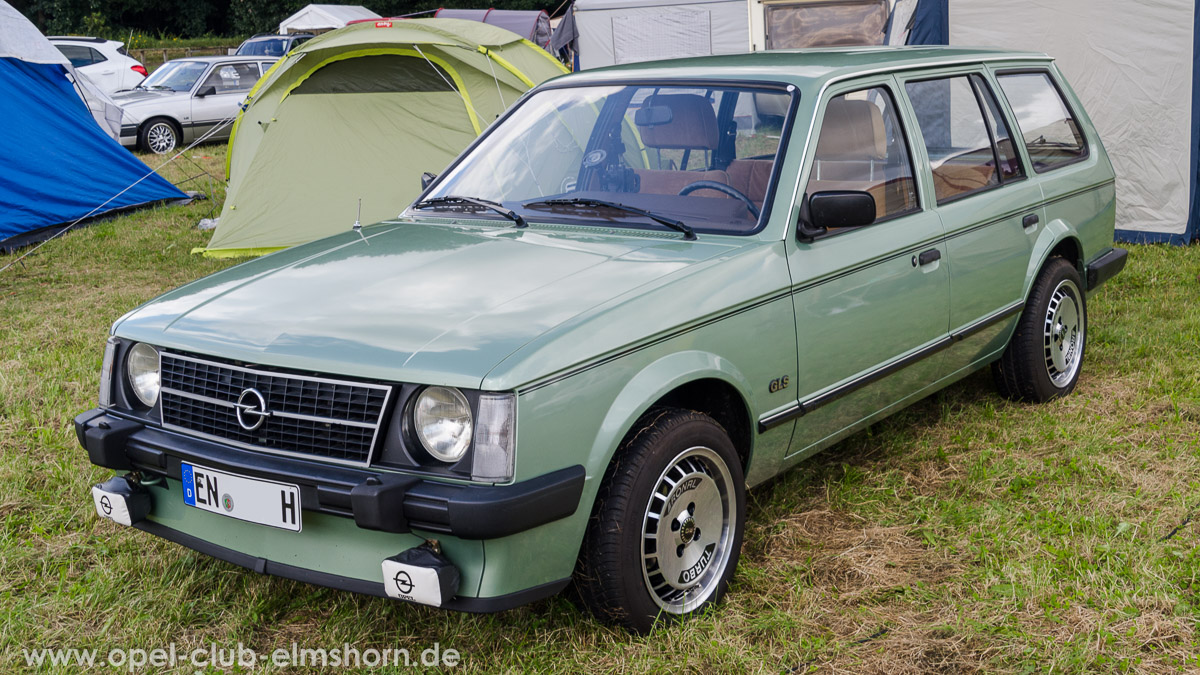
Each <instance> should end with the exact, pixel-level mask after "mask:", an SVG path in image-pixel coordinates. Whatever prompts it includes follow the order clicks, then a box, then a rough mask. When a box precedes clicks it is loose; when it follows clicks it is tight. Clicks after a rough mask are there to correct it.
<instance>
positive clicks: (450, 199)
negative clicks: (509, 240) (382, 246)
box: [413, 195, 529, 227]
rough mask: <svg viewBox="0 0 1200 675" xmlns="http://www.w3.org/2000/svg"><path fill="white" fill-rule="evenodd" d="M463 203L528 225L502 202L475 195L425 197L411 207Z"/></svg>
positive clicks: (519, 225) (519, 223)
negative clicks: (479, 197)
mask: <svg viewBox="0 0 1200 675" xmlns="http://www.w3.org/2000/svg"><path fill="white" fill-rule="evenodd" d="M463 204H473V205H475V206H480V207H483V208H485V209H490V210H492V211H495V212H496V213H499V214H500V215H502V216H504V217H505V218H508V219H509V220H511V221H513V222H514V223H516V226H517V227H528V226H529V223H527V222H525V219H524V218H522V217H521V214H519V213H517V212H516V211H513V210H512V209H509V208H505V206H504V205H503V204H500V203H498V202H493V201H488V200H487V199H478V198H476V197H460V196H458V195H446V196H444V197H434V198H432V199H426V200H424V201H419V202H417V203H416V204H413V208H414V209H423V208H427V207H430V206H455V205H459V206H461V205H463Z"/></svg>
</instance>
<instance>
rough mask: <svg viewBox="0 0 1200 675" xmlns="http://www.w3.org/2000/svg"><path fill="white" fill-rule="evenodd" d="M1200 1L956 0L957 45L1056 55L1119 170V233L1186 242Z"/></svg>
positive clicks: (1198, 110)
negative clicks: (1015, 1) (1010, 0)
mask: <svg viewBox="0 0 1200 675" xmlns="http://www.w3.org/2000/svg"><path fill="white" fill-rule="evenodd" d="M1198 25H1200V12H1198V10H1197V5H1196V3H1195V0H1153V2H1139V3H1133V4H1131V3H1129V2H1126V1H1124V0H1054V2H1023V3H1021V6H1020V11H1014V7H1012V6H1011V5H1008V4H1004V3H1000V4H997V3H994V2H983V1H982V0H950V2H949V29H950V35H949V37H950V44H954V45H1002V46H1004V47H1009V48H1012V49H1028V50H1033V51H1039V52H1046V53H1047V54H1050V55H1051V56H1053V57H1054V58H1055V60H1056V61H1057V63H1058V67H1059V68H1060V69H1062V71H1063V73H1064V74H1066V76H1067V79H1068V80H1069V81H1070V82H1071V86H1072V87H1073V88H1074V89H1075V92H1076V93H1077V94H1078V95H1079V98H1080V100H1082V101H1083V103H1084V106H1085V107H1086V108H1087V112H1088V115H1090V116H1091V118H1092V121H1093V122H1094V123H1095V125H1096V129H1097V130H1098V131H1099V132H1100V137H1101V138H1102V139H1104V147H1105V149H1107V150H1108V155H1109V157H1110V158H1111V159H1112V163H1113V168H1114V169H1115V170H1116V173H1117V230H1118V232H1117V236H1118V238H1119V239H1123V240H1127V241H1169V242H1174V243H1186V242H1187V241H1188V240H1189V239H1191V238H1194V237H1196V236H1197V234H1198V233H1200V210H1198V207H1197V204H1198V200H1197V194H1196V185H1195V181H1196V175H1197V166H1198V159H1197V148H1200V145H1198V143H1200V137H1197V134H1196V131H1197V129H1200V124H1198V120H1200V96H1198V95H1200V92H1198V91H1196V89H1195V88H1194V87H1195V84H1196V83H1197V82H1198V81H1200V79H1198V75H1197V72H1196V71H1197V64H1198V63H1200V58H1198V56H1200V54H1198V53H1197V45H1198V44H1200V40H1197V35H1196V31H1197V26H1198Z"/></svg>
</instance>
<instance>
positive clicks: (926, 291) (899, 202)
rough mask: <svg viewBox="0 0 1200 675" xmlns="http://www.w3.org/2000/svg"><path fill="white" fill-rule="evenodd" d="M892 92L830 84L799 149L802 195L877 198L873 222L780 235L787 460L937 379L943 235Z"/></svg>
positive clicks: (892, 84) (881, 83)
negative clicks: (791, 383) (785, 298)
mask: <svg viewBox="0 0 1200 675" xmlns="http://www.w3.org/2000/svg"><path fill="white" fill-rule="evenodd" d="M896 88H897V82H896V80H895V79H894V78H892V77H890V76H886V77H882V78H877V79H872V80H863V81H857V82H855V83H853V84H846V85H841V86H839V87H838V88H831V89H830V90H829V91H828V92H827V93H826V94H825V96H824V99H823V101H822V102H821V104H820V108H819V109H818V111H817V120H818V121H819V123H820V126H819V128H818V129H817V130H816V131H814V135H813V137H812V139H810V140H809V149H808V152H806V153H805V156H806V160H805V161H806V167H805V170H804V172H803V173H802V174H801V179H800V180H801V183H800V185H801V186H802V187H801V191H800V194H801V195H802V196H803V198H804V199H807V198H809V197H811V196H812V195H813V194H816V193H818V192H827V191H836V190H855V191H865V192H868V193H870V194H871V195H872V196H873V197H874V198H875V204H876V222H875V223H873V224H871V225H868V226H865V227H859V228H844V229H841V230H830V231H827V232H826V233H824V234H820V235H818V236H815V237H813V238H812V239H811V240H809V241H805V240H802V238H798V237H797V236H796V233H797V232H798V229H797V227H796V225H795V224H794V225H793V230H792V232H793V234H792V235H790V236H789V238H788V242H787V257H788V265H789V268H790V271H791V275H792V300H793V303H794V310H795V316H796V333H797V350H798V357H799V364H800V367H799V372H798V375H797V380H798V382H797V385H798V386H797V388H796V391H797V394H798V397H797V404H796V410H795V411H794V413H793V414H795V415H799V416H800V419H799V422H798V423H797V424H796V430H795V432H794V436H793V440H792V444H791V450H790V455H789V460H790V461H799V460H800V459H802V458H803V457H805V456H807V455H809V454H811V453H813V452H815V451H817V450H819V449H821V448H823V447H825V446H827V445H829V444H830V443H832V442H833V441H835V440H837V439H838V438H840V437H841V436H844V435H846V434H848V433H850V432H851V431H853V429H854V428H855V425H857V424H859V423H860V422H863V421H864V420H867V419H869V418H871V417H873V416H877V415H880V414H883V413H885V412H886V411H888V410H890V409H894V407H896V406H898V405H899V404H901V403H903V402H905V401H907V400H911V399H913V398H914V397H916V396H917V395H918V394H919V393H920V392H921V391H922V390H924V389H926V388H927V387H928V386H930V385H931V384H932V383H933V382H935V381H937V380H938V379H939V377H940V376H941V374H942V370H943V369H942V366H941V359H940V350H941V349H942V348H943V347H944V346H945V343H946V341H947V340H948V337H947V328H948V309H947V308H948V305H949V294H950V291H949V289H950V283H949V276H948V272H947V269H946V265H945V263H944V261H943V260H941V259H940V256H943V255H944V253H945V242H944V237H943V232H942V226H941V222H940V220H939V219H938V216H937V214H936V213H934V212H933V211H932V210H931V209H930V208H929V205H928V203H923V197H924V194H923V192H924V190H925V188H924V186H919V185H918V180H919V178H918V174H917V172H916V171H915V169H914V166H915V165H916V163H917V162H919V161H922V159H921V155H920V153H919V152H914V151H913V150H914V149H913V147H912V145H911V138H912V135H911V133H910V130H908V129H906V123H905V121H904V120H903V115H902V111H901V109H900V108H899V107H898V105H897V103H896V102H897V100H898V96H897V94H896ZM919 188H920V189H919ZM800 203H801V204H803V203H804V202H800ZM804 212H805V210H804V209H803V207H802V208H801V209H800V213H801V214H803V213H804ZM793 217H794V218H795V216H793ZM801 218H803V216H801ZM793 222H794V223H795V221H793Z"/></svg>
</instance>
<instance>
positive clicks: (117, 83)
mask: <svg viewBox="0 0 1200 675" xmlns="http://www.w3.org/2000/svg"><path fill="white" fill-rule="evenodd" d="M49 39H50V43H51V44H53V45H54V46H55V47H58V51H60V52H62V53H63V56H65V57H67V60H68V61H70V62H71V65H72V66H73V67H74V68H75V69H76V70H78V71H79V72H81V73H83V74H84V75H87V77H88V79H89V80H91V81H92V82H93V83H94V84H95V85H96V86H97V87H98V88H99V89H100V91H102V92H104V93H105V94H113V93H116V92H118V91H125V90H127V89H133V88H134V87H136V86H137V85H138V83H139V82H141V81H142V80H143V79H145V78H146V74H147V73H146V68H145V66H143V65H142V64H141V63H139V62H138V60H137V59H135V58H133V57H132V56H130V55H129V52H127V51H125V43H124V42H117V41H116V40H105V39H103V38H94V37H80V36H65V35H55V36H51V37H50V38H49Z"/></svg>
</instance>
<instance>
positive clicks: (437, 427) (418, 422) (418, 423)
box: [412, 387, 471, 463]
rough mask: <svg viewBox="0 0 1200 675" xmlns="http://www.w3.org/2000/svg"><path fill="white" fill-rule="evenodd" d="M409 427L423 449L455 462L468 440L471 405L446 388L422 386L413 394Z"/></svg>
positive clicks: (461, 455) (455, 390) (436, 456)
mask: <svg viewBox="0 0 1200 675" xmlns="http://www.w3.org/2000/svg"><path fill="white" fill-rule="evenodd" d="M412 422H413V429H414V430H415V431H416V433H417V439H418V440H420V441H421V445H423V446H425V450H426V451H428V452H429V454H431V455H433V456H434V458H435V459H439V460H441V461H443V462H449V463H453V462H457V461H458V460H460V459H462V457H463V455H465V454H466V453H467V446H468V445H470V443H471V405H470V404H469V403H467V397H465V396H463V395H462V392H460V391H459V390H457V389H451V388H449V387H426V388H425V389H424V390H422V391H421V393H420V394H418V395H417V401H416V403H415V404H414V405H413V412H412Z"/></svg>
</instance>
